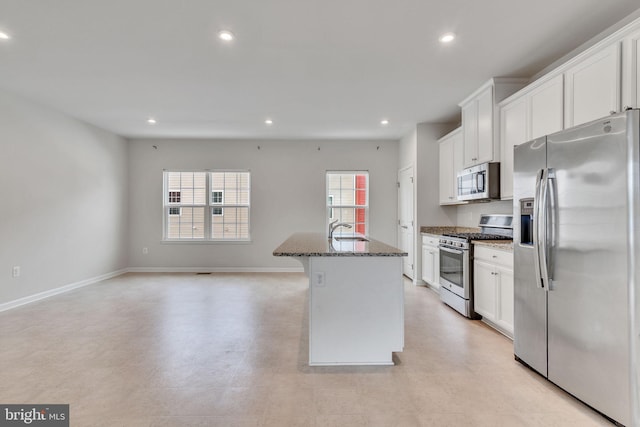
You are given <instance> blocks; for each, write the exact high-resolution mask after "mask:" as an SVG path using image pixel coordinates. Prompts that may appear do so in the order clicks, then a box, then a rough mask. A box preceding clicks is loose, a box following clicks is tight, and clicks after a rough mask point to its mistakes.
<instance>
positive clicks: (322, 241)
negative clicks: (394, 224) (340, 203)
mask: <svg viewBox="0 0 640 427" xmlns="http://www.w3.org/2000/svg"><path fill="white" fill-rule="evenodd" d="M367 239H368V240H369V241H367V242H363V241H348V240H342V241H338V240H335V239H333V240H331V241H329V239H328V238H327V236H326V235H325V234H323V233H294V234H292V235H291V236H290V237H289V238H288V239H287V240H285V241H284V242H283V243H282V244H281V245H280V246H278V247H277V248H276V249H275V250H274V251H273V255H274V256H290V257H297V256H300V257H304V256H312V257H318V256H322V257H324V256H365V257H366V256H371V257H376V256H397V257H402V256H407V255H408V254H407V253H406V252H404V251H402V250H400V249H398V248H394V247H393V246H390V245H387V244H386V243H382V242H380V241H378V240H375V239H371V238H369V237H367Z"/></svg>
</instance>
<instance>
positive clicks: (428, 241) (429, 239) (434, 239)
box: [422, 234, 440, 246]
mask: <svg viewBox="0 0 640 427" xmlns="http://www.w3.org/2000/svg"><path fill="white" fill-rule="evenodd" d="M439 243H440V236H436V235H435V234H423V235H422V244H423V245H428V246H438V244H439Z"/></svg>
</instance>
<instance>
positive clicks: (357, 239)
mask: <svg viewBox="0 0 640 427" xmlns="http://www.w3.org/2000/svg"><path fill="white" fill-rule="evenodd" d="M334 239H336V240H337V241H341V240H347V241H351V242H368V241H369V239H367V238H366V237H363V236H335V237H334Z"/></svg>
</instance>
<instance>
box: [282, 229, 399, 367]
mask: <svg viewBox="0 0 640 427" xmlns="http://www.w3.org/2000/svg"><path fill="white" fill-rule="evenodd" d="M361 239H365V238H364V237H354V236H351V237H349V236H336V237H335V238H333V239H331V240H329V239H328V238H327V237H326V235H324V234H322V233H295V234H293V235H292V236H291V237H289V238H288V239H287V240H286V241H285V242H284V243H282V244H281V245H280V246H279V247H278V248H276V249H275V250H274V251H273V255H274V256H288V257H294V258H295V259H297V260H298V261H300V262H301V263H302V265H303V267H304V271H305V274H306V275H307V277H308V278H309V365H310V366H322V365H393V360H392V356H393V354H392V353H393V352H399V351H402V349H403V347H404V292H403V284H402V257H403V256H407V253H406V252H403V251H401V250H400V249H397V248H394V247H392V246H389V245H387V244H385V243H382V242H379V241H377V240H374V239H370V238H366V240H361Z"/></svg>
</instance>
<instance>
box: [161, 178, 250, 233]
mask: <svg viewBox="0 0 640 427" xmlns="http://www.w3.org/2000/svg"><path fill="white" fill-rule="evenodd" d="M250 181H251V173H250V172H249V171H222V170H220V171H212V172H209V171H207V172H181V171H175V172H174V171H171V172H169V171H165V172H164V196H163V200H164V233H163V235H164V240H168V241H248V240H249V239H250V226H249V214H250V189H251V187H250Z"/></svg>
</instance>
